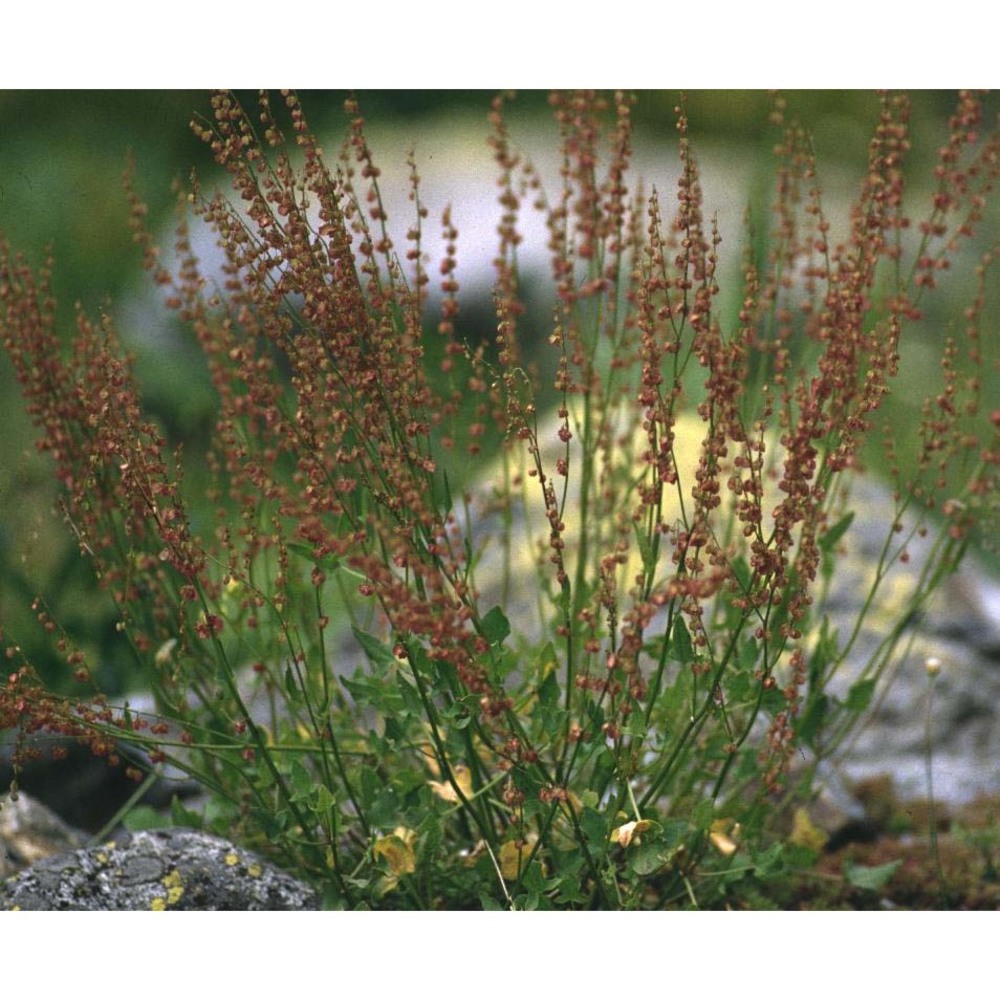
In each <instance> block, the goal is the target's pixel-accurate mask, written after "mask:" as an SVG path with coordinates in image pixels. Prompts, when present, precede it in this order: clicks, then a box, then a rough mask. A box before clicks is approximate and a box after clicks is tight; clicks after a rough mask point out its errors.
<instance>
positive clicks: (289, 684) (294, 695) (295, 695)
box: [285, 666, 302, 705]
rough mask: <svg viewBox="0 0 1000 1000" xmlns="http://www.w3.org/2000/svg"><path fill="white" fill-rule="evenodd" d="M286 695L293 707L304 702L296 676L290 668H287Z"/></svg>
mask: <svg viewBox="0 0 1000 1000" xmlns="http://www.w3.org/2000/svg"><path fill="white" fill-rule="evenodd" d="M285 694H287V695H288V700H289V702H290V703H291V704H293V705H294V704H296V703H297V702H299V701H301V700H302V696H301V694H300V692H299V686H298V684H297V683H296V681H295V674H294V672H293V671H292V668H291V667H290V666H286V667H285Z"/></svg>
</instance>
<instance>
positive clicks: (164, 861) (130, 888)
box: [0, 828, 319, 910]
mask: <svg viewBox="0 0 1000 1000" xmlns="http://www.w3.org/2000/svg"><path fill="white" fill-rule="evenodd" d="M0 909H4V910H316V909H319V896H318V894H317V893H316V892H315V891H314V890H312V889H311V888H309V887H308V886H307V885H305V884H304V883H302V882H300V881H299V880H297V879H295V878H293V877H292V876H290V875H288V874H286V873H284V872H281V871H279V870H278V869H276V868H274V867H273V866H272V865H269V864H267V863H266V862H264V861H262V860H260V859H259V858H258V857H256V856H255V855H254V854H251V853H250V852H249V851H245V850H243V849H242V848H239V847H236V846H234V845H233V844H231V843H229V842H228V841H226V840H223V839H221V838H219V837H214V836H211V835H209V834H206V833H200V832H197V831H195V830H185V829H180V828H177V829H169V830H144V831H140V832H138V833H133V834H131V835H126V836H124V837H123V838H122V839H120V840H118V841H113V842H111V843H108V844H104V845H102V846H100V847H91V848H87V849H83V850H76V851H71V852H68V853H64V854H58V855H55V856H53V857H50V858H46V859H45V860H43V861H39V862H36V863H35V864H34V865H32V866H31V867H30V868H27V869H25V870H24V871H23V872H21V873H20V874H18V875H15V876H13V877H12V878H9V879H7V881H6V883H4V884H2V885H0Z"/></svg>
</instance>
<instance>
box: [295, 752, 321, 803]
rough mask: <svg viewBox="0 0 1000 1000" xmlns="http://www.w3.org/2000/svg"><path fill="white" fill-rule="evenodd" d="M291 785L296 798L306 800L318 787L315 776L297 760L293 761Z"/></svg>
mask: <svg viewBox="0 0 1000 1000" xmlns="http://www.w3.org/2000/svg"><path fill="white" fill-rule="evenodd" d="M291 785H292V791H293V792H294V793H295V796H296V798H299V797H302V798H304V797H305V796H307V795H309V794H311V792H312V790H313V789H314V788H315V787H316V782H315V781H314V780H313V776H312V775H311V774H310V773H309V771H308V770H307V769H306V768H305V767H303V766H302V764H301V763H300V762H299V761H297V760H293V761H292V773H291Z"/></svg>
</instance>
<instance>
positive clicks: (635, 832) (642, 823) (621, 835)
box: [611, 819, 653, 847]
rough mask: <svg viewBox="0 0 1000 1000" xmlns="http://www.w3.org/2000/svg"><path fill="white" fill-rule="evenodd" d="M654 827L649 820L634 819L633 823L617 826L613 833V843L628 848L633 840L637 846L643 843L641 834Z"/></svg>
mask: <svg viewBox="0 0 1000 1000" xmlns="http://www.w3.org/2000/svg"><path fill="white" fill-rule="evenodd" d="M652 825H653V824H652V823H651V822H650V821H649V820H648V819H634V820H632V822H631V823H625V824H623V825H622V826H616V827H615V828H614V830H612V831H611V843H612V844H619V845H620V846H622V847H628V845H629V844H631V843H632V841H633V840H634V841H635V842H636V843H637V844H638V843H641V838H640V836H639V834H641V833H643V832H644V831H645V830H648V829H649V828H650V827H651V826H652Z"/></svg>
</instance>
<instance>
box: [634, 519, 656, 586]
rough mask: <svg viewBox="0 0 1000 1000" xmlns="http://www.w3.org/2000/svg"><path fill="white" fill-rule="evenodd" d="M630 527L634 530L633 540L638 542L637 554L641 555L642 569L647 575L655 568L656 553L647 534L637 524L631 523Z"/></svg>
mask: <svg viewBox="0 0 1000 1000" xmlns="http://www.w3.org/2000/svg"><path fill="white" fill-rule="evenodd" d="M632 528H633V531H634V532H635V540H636V542H638V544H639V554H640V555H641V556H642V571H643V573H644V574H645V575H646V576H649V575H650V574H652V573H653V572H654V571H655V569H656V554H655V553H654V551H653V545H652V543H651V542H650V539H649V535H647V534H646V532H645V531H643V530H642V528H640V527H639V525H638V524H633V525H632Z"/></svg>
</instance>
